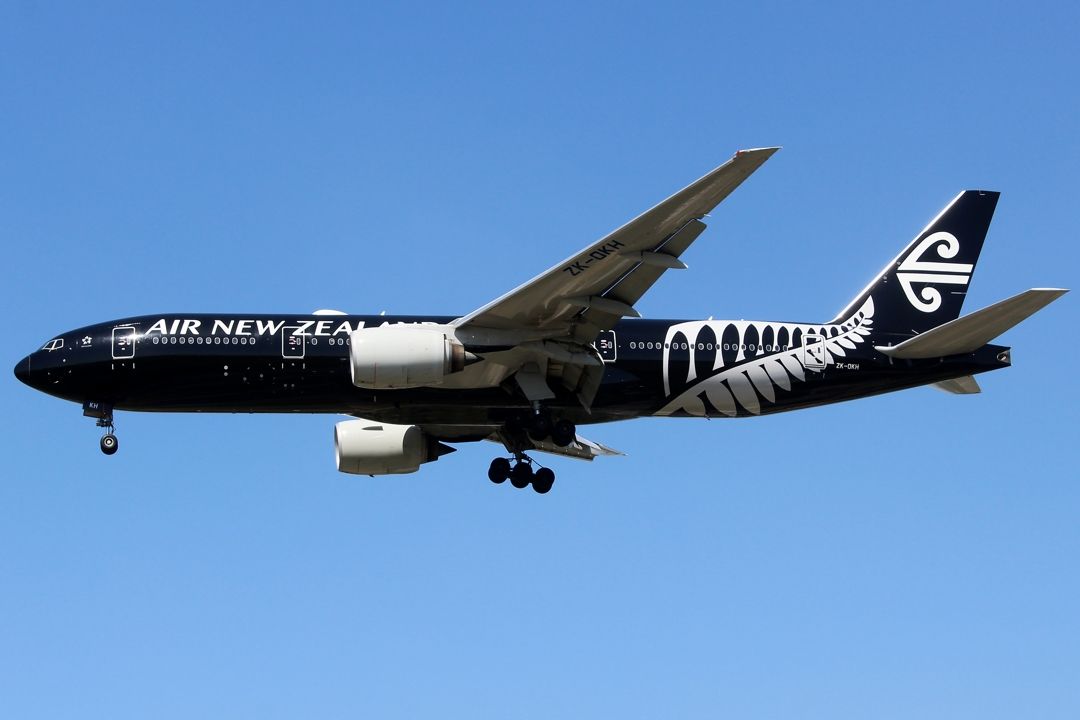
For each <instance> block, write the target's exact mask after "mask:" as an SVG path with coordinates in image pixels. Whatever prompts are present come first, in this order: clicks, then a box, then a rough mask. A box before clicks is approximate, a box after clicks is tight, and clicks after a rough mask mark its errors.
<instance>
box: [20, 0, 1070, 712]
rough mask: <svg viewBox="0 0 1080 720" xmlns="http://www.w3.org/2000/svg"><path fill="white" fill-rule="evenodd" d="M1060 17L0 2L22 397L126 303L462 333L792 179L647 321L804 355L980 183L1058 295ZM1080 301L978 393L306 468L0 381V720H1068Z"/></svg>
mask: <svg viewBox="0 0 1080 720" xmlns="http://www.w3.org/2000/svg"><path fill="white" fill-rule="evenodd" d="M1078 31H1080V11H1078V10H1077V9H1076V7H1075V5H1073V4H1069V3H1049V4H1044V5H1032V4H1018V3H994V2H983V3H948V4H946V5H945V6H942V5H940V4H927V5H919V4H916V5H910V4H901V5H895V4H894V5H882V4H875V3H870V4H867V3H852V4H840V3H832V4H820V3H798V4H786V3H759V4H756V5H754V6H752V7H751V6H749V5H748V6H747V7H734V6H726V5H724V4H718V3H701V4H695V3H689V4H687V3H675V4H672V3H664V4H661V3H650V4H628V3H611V4H585V5H582V4H578V3H573V4H557V3H543V4H540V3H532V4H523V5H517V4H510V3H505V4H503V3H499V4H495V3H493V4H490V5H482V4H469V5H461V6H446V7H436V8H433V7H431V6H429V4H426V3H423V4H400V5H395V6H393V7H381V6H377V5H370V6H367V5H364V4H355V3H343V4H327V3H310V4H307V6H304V7H302V6H301V5H300V4H293V3H250V4H241V3H232V4H229V6H228V7H222V6H221V4H220V3H178V4H173V5H167V6H166V5H163V4H151V5H148V4H142V3H131V4H112V3H106V4H99V5H96V6H94V7H90V6H88V5H87V4H84V3H70V4H65V3H38V2H12V3H4V4H3V5H0V102H2V107H3V112H0V158H2V162H0V237H2V239H3V246H4V249H5V253H4V255H5V260H6V261H5V263H4V264H3V271H2V273H3V282H2V284H0V293H2V295H0V297H2V298H3V308H4V310H5V313H4V314H5V317H6V318H7V326H6V347H7V353H6V356H7V359H8V365H9V366H13V365H14V364H15V362H16V360H17V359H18V358H20V357H22V356H23V355H24V354H26V353H27V352H29V351H30V350H32V349H34V348H36V347H38V346H39V345H40V344H41V343H42V342H44V341H45V340H47V339H48V338H49V337H51V336H52V335H54V334H55V333H57V332H59V331H61V330H64V329H68V328H72V327H77V326H80V325H84V324H89V323H92V322H97V321H103V320H107V319H112V318H119V317H124V316H130V315H137V314H142V313H151V312H173V311H178V312H180V311H187V312H289V313H293V312H304V311H309V310H313V309H315V308H319V307H335V308H340V309H343V310H347V311H351V312H357V313H375V312H379V311H381V310H386V311H388V312H390V313H446V314H457V313H462V314H463V313H466V312H468V311H470V310H472V309H474V308H476V307H478V306H480V305H482V304H483V303H485V302H487V301H488V300H490V299H492V298H493V297H495V296H497V295H500V294H501V293H503V292H504V291H506V290H507V289H509V288H511V287H513V286H515V285H517V284H519V283H520V282H522V281H524V280H526V279H528V278H529V277H531V276H533V275H534V274H536V273H537V272H539V271H540V270H543V269H544V268H546V267H548V266H550V265H551V264H553V263H554V262H556V261H558V260H560V259H561V258H563V257H565V256H567V255H569V254H570V253H571V252H573V251H575V250H577V249H578V248H580V247H583V246H585V245H586V244H588V243H590V242H592V241H593V240H595V239H596V238H598V237H600V236H602V235H603V234H604V233H606V232H607V231H609V230H610V229H612V228H613V227H616V226H618V225H620V224H622V223H623V222H624V221H626V220H627V219H629V218H630V217H632V216H634V215H636V214H637V213H639V212H640V211H642V210H643V209H645V208H647V207H649V206H650V205H652V204H653V203H655V202H656V201H658V200H660V199H662V198H663V197H665V196H666V195H668V194H670V193H671V192H673V191H674V190H676V189H678V188H680V187H682V186H683V185H685V184H686V183H688V182H690V181H691V180H694V179H695V178H697V177H698V176H699V175H701V174H703V173H704V172H706V171H707V170H709V169H711V168H712V167H714V166H716V165H718V164H719V163H721V162H723V161H724V160H726V159H727V158H728V157H729V156H730V154H731V153H732V152H733V151H734V150H736V149H738V148H740V147H754V146H762V145H774V144H775V145H783V146H784V149H783V151H782V152H780V153H779V154H777V155H776V156H775V157H774V158H773V159H772V160H770V161H769V163H767V164H766V165H765V167H764V168H762V169H761V170H760V171H759V172H758V173H757V174H756V175H755V176H754V177H753V178H752V179H751V180H750V181H748V182H747V183H746V184H745V185H744V186H742V187H741V188H740V189H739V190H738V191H737V192H736V193H735V194H734V195H733V196H732V197H731V198H729V200H728V201H727V202H726V203H725V204H724V205H722V206H721V207H720V208H719V209H718V210H717V211H716V212H714V213H713V217H712V218H711V219H710V221H709V229H708V230H707V231H706V233H705V235H703V236H702V237H701V238H700V239H699V240H698V242H697V243H696V244H695V245H694V247H693V248H691V250H690V251H689V252H688V253H687V255H686V257H685V260H686V261H687V262H688V263H689V265H690V270H689V271H688V272H685V273H680V274H678V276H677V277H675V276H672V275H669V276H667V277H665V278H664V279H663V280H662V281H661V282H660V283H659V284H658V285H657V286H656V287H655V288H654V289H653V291H652V292H651V293H650V294H649V295H647V296H646V298H645V299H644V300H643V301H642V302H641V303H640V304H639V307H640V309H641V310H642V312H643V313H644V314H645V315H646V316H648V317H687V318H693V317H705V316H709V315H715V316H716V317H722V318H744V317H745V318H763V319H791V320H825V319H828V318H830V317H832V316H833V314H834V313H835V312H836V310H838V309H839V308H840V307H842V306H843V305H844V304H845V303H846V302H847V301H848V300H849V299H850V297H851V296H853V295H854V293H855V292H856V291H858V290H859V289H860V288H861V287H862V286H863V285H864V284H865V282H866V281H867V280H868V279H869V277H870V276H871V275H872V274H873V273H874V272H876V271H877V270H878V269H879V268H880V267H881V266H882V265H883V264H884V263H885V262H886V261H887V260H888V259H889V258H891V257H892V256H893V255H894V254H895V252H896V251H897V250H898V249H899V247H900V246H901V245H902V244H904V243H906V242H907V241H908V240H909V239H910V238H911V236H912V235H913V234H914V233H915V232H916V231H917V230H918V229H919V228H921V227H922V226H923V224H924V223H925V222H926V221H927V220H928V219H929V218H931V217H932V216H933V215H935V214H936V213H937V211H938V210H939V209H940V208H941V207H942V206H943V205H944V204H945V203H946V202H947V201H948V200H949V199H951V198H952V197H953V196H954V195H955V194H956V193H957V192H958V191H959V190H961V189H965V188H986V189H994V190H1000V191H1001V192H1002V193H1003V195H1002V200H1001V202H1000V204H999V205H998V209H997V215H996V217H995V220H994V223H993V225H992V227H991V230H990V235H989V238H988V240H987V245H986V248H985V250H984V252H983V254H982V259H981V263H980V265H979V268H978V271H977V272H976V275H975V278H974V280H973V282H972V285H971V289H970V293H969V297H968V302H967V309H968V310H973V309H976V308H978V307H981V306H984V305H987V304H989V303H991V302H994V301H997V300H999V299H1001V298H1003V297H1006V296H1008V295H1011V294H1013V293H1016V292H1019V291H1021V290H1024V289H1026V288H1029V287H1038V286H1062V287H1075V286H1076V285H1077V267H1078V262H1077V261H1078V252H1077V249H1076V248H1077V244H1076V229H1075V216H1076V202H1077V196H1078V190H1080V185H1078V182H1077V170H1076V168H1077V167H1078V166H1080V143H1078V142H1077V140H1076V128H1077V127H1078V126H1080V108H1078V102H1080V101H1078V95H1077V92H1076V86H1075V82H1076V77H1077V75H1078V72H1080V57H1078V55H1080V51H1078V50H1077V43H1076V37H1077V34H1078ZM1076 307H1077V305H1076V299H1075V297H1074V296H1073V295H1069V296H1066V297H1065V298H1064V299H1063V300H1061V301H1059V302H1058V303H1056V304H1055V305H1052V306H1051V307H1050V308H1049V309H1047V310H1045V311H1044V312H1043V313H1041V314H1040V315H1038V316H1036V317H1035V318H1033V319H1032V320H1030V321H1029V322H1028V323H1026V324H1025V325H1023V326H1021V327H1018V328H1016V329H1014V330H1012V331H1010V333H1009V334H1008V335H1006V336H1005V337H1004V338H1003V341H1004V342H1006V343H1007V344H1011V345H1013V346H1014V348H1015V352H1014V367H1013V368H1011V369H1009V370H1006V371H1002V372H999V373H994V374H992V375H990V376H985V377H984V379H983V380H982V381H981V382H982V385H983V388H984V393H983V394H982V395H979V396H975V397H954V396H948V395H945V394H944V393H939V392H936V391H934V390H931V389H916V390H912V391H908V392H905V393H900V394H895V395H890V396H885V397H881V398H875V399H869V400H863V401H859V402H855V403H847V404H841V405H836V406H832V407H828V408H819V409H815V410H810V411H806V412H799V413H792V414H787V415H780V416H775V417H768V418H760V419H753V420H746V421H713V422H704V421H678V420H640V421H636V422H633V423H624V424H620V425H611V426H603V427H598V428H592V429H590V430H589V432H588V433H587V434H588V435H590V436H591V437H594V438H595V439H597V440H600V441H602V442H605V443H607V444H609V445H612V446H615V447H618V448H621V449H624V450H627V451H628V452H629V457H626V458H617V459H612V460H607V461H603V462H596V463H593V464H592V465H588V464H584V463H576V462H572V461H557V460H556V461H555V462H554V467H555V469H556V470H557V472H558V474H559V480H558V482H557V483H556V487H555V490H554V491H553V492H552V493H551V494H549V495H548V496H545V497H538V496H536V495H535V494H533V493H531V492H520V491H514V490H512V489H511V488H510V487H509V486H508V485H507V486H500V487H495V486H492V485H491V484H490V483H489V482H488V481H487V480H486V478H485V477H484V473H485V470H486V467H487V464H488V461H489V460H490V458H491V457H492V456H493V455H494V454H495V450H496V448H495V447H494V446H489V445H484V446H466V447H463V448H462V449H461V451H460V452H458V453H456V454H454V455H452V456H450V457H448V458H445V459H443V460H442V461H440V462H438V463H435V464H432V465H428V466H425V467H424V468H423V470H422V472H420V473H418V474H416V475H411V476H404V477H396V478H377V479H370V478H356V477H350V476H345V475H340V474H338V473H336V472H335V470H334V465H333V458H332V428H333V423H334V422H335V418H332V417H319V416H311V417H292V416H268V417H253V416H194V415H191V416H185V415H139V414H132V413H122V414H120V415H119V416H118V418H117V427H118V432H119V434H120V438H121V450H120V453H119V454H118V455H116V456H115V457H113V458H106V457H104V456H102V455H101V454H100V453H99V452H98V449H97V438H98V432H97V430H96V429H95V428H94V427H93V425H92V422H91V421H89V420H87V419H84V418H82V417H81V416H80V412H79V408H77V407H76V406H74V405H71V404H67V403H63V402H61V401H59V400H55V399H53V398H49V397H47V396H44V395H41V394H37V393H34V392H33V391H31V390H30V389H28V388H26V387H24V386H22V385H20V384H19V383H18V382H17V381H16V380H15V379H14V378H13V377H11V376H9V377H8V381H7V382H4V383H2V384H0V401H2V402H3V405H4V407H6V408H7V410H8V419H7V421H6V422H5V424H4V428H5V432H4V434H3V441H2V442H3V451H4V455H5V457H6V462H5V471H4V473H3V477H4V479H3V482H2V483H0V577H2V578H3V586H2V587H3V591H2V592H0V716H3V717H49V718H68V717H78V718H92V717H107V718H113V719H115V718H145V717H157V718H190V717H192V716H196V717H231V718H236V717H258V718H274V717H298V716H303V717H312V716H316V717H324V718H336V717H423V716H427V717H431V716H439V717H468V718H476V717H498V718H508V717H509V718H533V717H545V718H546V717H553V716H554V717H597V716H603V717H616V716H617V717H631V718H632V717H658V716H681V717H701V718H714V717H720V716H732V717H744V718H777V717H785V718H786V717H800V718H836V717H874V718H901V717H904V718H907V717H913V716H915V717H924V718H944V717H948V718H976V717H977V718H980V719H981V720H985V719H986V718H997V717H1001V718H1005V717H1008V718H1013V717H1018V716H1026V717H1042V718H1075V717H1076V716H1077V714H1078V713H1080V610H1078V609H1077V608H1078V607H1080V580H1078V578H1077V573H1076V568H1077V567H1078V565H1080V521H1078V517H1080V486H1078V484H1077V479H1078V478H1077V475H1078V473H1077V471H1076V464H1075V459H1074V455H1075V448H1076V445H1077V440H1078V439H1080V438H1078V434H1077V421H1076V414H1075V413H1076V410H1075V408H1076V407H1077V404H1078V402H1080V392H1078V383H1077V381H1076V379H1075V375H1074V370H1073V368H1072V362H1073V361H1072V358H1074V357H1076V354H1077V351H1078V350H1080V347H1078V344H1077V340H1076V336H1077V333H1076V327H1077V323H1078V322H1080V313H1078V311H1077V309H1076Z"/></svg>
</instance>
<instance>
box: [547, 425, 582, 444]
mask: <svg viewBox="0 0 1080 720" xmlns="http://www.w3.org/2000/svg"><path fill="white" fill-rule="evenodd" d="M575 437H577V428H576V427H574V423H572V422H570V421H569V420H559V421H558V422H557V423H555V427H553V428H551V442H553V443H555V444H556V445H557V446H559V447H566V446H567V445H569V444H570V443H572V442H574V438H575Z"/></svg>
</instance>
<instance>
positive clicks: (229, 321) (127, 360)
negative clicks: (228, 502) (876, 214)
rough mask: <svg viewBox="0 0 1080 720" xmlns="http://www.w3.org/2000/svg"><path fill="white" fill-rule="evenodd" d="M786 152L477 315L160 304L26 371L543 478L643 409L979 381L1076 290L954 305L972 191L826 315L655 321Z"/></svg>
mask: <svg viewBox="0 0 1080 720" xmlns="http://www.w3.org/2000/svg"><path fill="white" fill-rule="evenodd" d="M776 150H777V148H761V149H754V150H745V151H741V152H738V153H736V155H735V156H734V157H733V158H732V159H731V160H729V161H728V162H727V163H725V164H724V165H722V166H720V167H719V168H717V169H715V170H713V171H712V172H710V173H709V174H708V175H706V176H704V177H703V178H701V179H700V180H698V181H697V182H694V183H693V184H691V185H690V186H688V187H686V188H685V189H683V190H681V191H679V192H677V193H675V194H674V195H672V196H671V197H670V198H668V199H667V200H664V201H663V202H661V203H660V204H659V205H657V206H656V207H654V208H652V209H651V210H649V211H647V212H645V213H644V214H642V215H640V216H639V217H637V218H635V219H634V220H631V221H630V222H629V223H627V224H626V225H624V226H622V227H621V228H619V229H617V230H615V231H614V232H612V233H611V234H609V235H608V236H607V237H604V238H603V239H601V240H599V241H597V242H596V243H594V244H593V245H591V246H589V247H587V248H585V249H584V250H582V251H581V252H579V253H576V254H574V255H573V256H571V257H570V258H568V259H566V260H564V261H563V262H561V263H559V264H557V265H555V266H554V267H552V268H551V269H549V270H547V271H546V272H544V273H542V274H540V275H538V276H537V277H535V278H534V279H533V280H530V281H529V282H527V283H525V284H524V285H522V286H521V287H519V288H517V289H515V290H513V291H511V292H509V293H507V294H506V295H503V296H502V297H500V298H499V299H497V300H495V301H494V302H491V303H489V304H487V305H485V306H484V307H482V308H480V309H478V310H476V311H474V312H472V313H469V314H468V315H463V316H449V315H448V316H431V317H427V316H418V317H414V316H408V317H402V316H397V317H389V316H381V315H376V316H371V315H366V316H362V315H346V314H344V313H341V312H337V311H330V310H322V311H317V312H315V313H314V314H311V315H147V316H142V317H134V318H128V319H124V320H118V321H114V322H107V323H102V324H99V325H92V326H90V327H84V328H80V329H78V330H72V331H70V332H66V333H63V334H61V335H58V336H56V337H55V338H52V339H50V340H49V341H48V342H47V343H45V345H44V346H43V347H42V348H41V349H40V350H37V351H35V352H33V353H31V354H30V355H29V356H27V357H26V358H24V359H22V360H20V361H19V363H18V364H17V365H16V366H15V375H16V376H17V377H18V378H19V380H21V381H22V382H24V383H26V384H27V385H30V386H31V387H33V388H36V389H38V390H41V391H42V392H46V393H48V394H50V395H55V396H57V397H60V398H63V399H65V400H71V401H74V402H77V403H81V404H82V406H83V412H84V414H85V415H87V416H89V417H92V418H96V419H97V424H98V425H99V426H100V427H103V428H105V429H106V434H105V435H104V436H103V437H102V438H101V450H102V451H103V452H105V453H106V454H109V455H111V454H112V453H114V452H116V450H117V439H116V435H115V434H114V432H113V413H114V411H115V410H142V411H151V412H228V413H253V412H278V413H282V412H305V413H338V414H344V415H351V416H354V418H355V419H350V420H344V421H341V422H338V423H337V426H336V429H335V438H334V442H335V448H336V453H337V467H338V470H340V471H342V472H346V473H356V474H364V475H382V474H393V473H410V472H415V471H416V470H417V469H419V467H420V465H421V464H423V463H426V462H430V461H433V460H436V459H438V458H439V457H440V456H442V455H444V454H446V453H448V452H452V451H453V448H452V447H450V446H449V445H448V443H459V442H471V441H478V440H492V441H495V442H497V443H499V444H501V445H503V446H504V447H505V449H506V452H507V455H505V456H500V457H497V458H496V459H495V460H493V461H492V463H491V466H490V468H489V470H488V477H489V478H490V479H491V480H492V481H493V482H496V483H502V482H504V481H505V480H507V479H509V480H510V482H511V483H512V484H513V485H514V487H517V488H524V487H526V486H528V485H532V487H533V489H534V490H535V491H536V492H539V493H546V492H548V491H549V490H550V489H551V486H552V483H553V482H554V481H555V475H554V473H553V472H552V471H551V470H550V469H549V468H546V467H541V466H540V465H539V463H537V462H536V461H534V460H533V459H532V458H531V457H530V456H529V455H528V454H527V453H529V452H531V451H534V450H536V451H543V452H548V453H555V454H559V455H563V456H569V457H574V458H580V459H584V460H592V459H594V458H595V457H598V456H602V455H615V454H619V453H617V451H615V450H612V449H610V448H608V447H605V446H604V445H602V444H600V443H596V442H591V441H589V440H586V439H585V438H583V437H581V436H579V435H578V434H577V428H578V427H579V426H582V425H587V424H592V423H602V422H611V421H614V420H628V419H631V418H636V417H642V416H672V417H706V418H716V417H721V418H723V417H748V416H754V415H764V414H767V413H774V412H780V411H783V410H797V409H800V408H806V407H811V406H815V405H823V404H826V403H834V402H839V401H842V400H850V399H853V398H860V397H866V396H869V395H876V394H879V393H885V392H890V391H893V390H901V389H904V388H910V387H915V386H918V385H927V384H933V385H936V386H937V387H939V388H941V389H943V390H946V391H948V392H952V393H960V394H964V393H975V392H979V386H978V385H977V384H976V382H975V379H974V376H975V375H976V374H978V373H982V372H986V371H987V370H996V369H998V368H1003V367H1006V366H1008V365H1009V364H1010V351H1009V348H1007V347H1002V346H999V345H992V344H990V341H991V340H993V339H995V338H996V337H997V336H998V335H1000V334H1001V333H1003V332H1005V331H1006V330H1008V329H1009V328H1011V327H1012V326H1014V325H1016V324H1017V323H1019V322H1020V321H1022V320H1023V319H1025V318H1027V317H1028V316H1029V315H1031V314H1033V313H1034V312H1036V311H1038V310H1039V309H1041V308H1042V307H1044V306H1046V305H1047V304H1049V303H1050V302H1052V301H1053V300H1055V299H1057V298H1058V297H1060V296H1061V295H1063V294H1064V293H1065V292H1066V291H1065V290H1057V289H1034V290H1028V291H1026V292H1023V293H1021V294H1019V295H1016V296H1015V297H1012V298H1009V299H1008V300H1003V301H1001V302H999V303H996V304H994V305H991V306H989V307H987V308H984V309H982V310H979V311H977V312H974V313H972V314H970V315H967V316H965V317H962V318H961V317H960V307H961V305H962V304H963V302H964V296H965V294H966V292H967V287H968V283H969V282H970V280H971V276H972V273H973V271H974V269H975V263H976V261H977V260H978V257H979V252H980V250H981V249H982V244H983V240H984V238H985V237H986V233H987V229H988V228H989V225H990V220H991V217H992V216H993V213H994V207H995V206H996V204H997V200H998V193H996V192H987V191H981V190H969V191H965V192H962V193H960V194H959V195H957V196H956V198H954V199H953V201H952V202H950V203H949V204H948V206H947V207H946V208H945V209H944V210H942V211H941V213H940V214H939V215H938V216H937V217H935V218H934V219H933V220H931V221H930V224H929V225H927V226H926V228H925V229H924V230H923V231H922V232H920V233H919V234H918V235H917V236H916V237H915V239H914V240H913V241H912V242H911V244H910V245H908V246H907V247H906V248H904V250H903V251H901V252H900V254H899V255H898V256H896V258H895V259H893V260H892V261H890V262H889V263H888V264H887V265H886V266H885V268H884V269H883V270H882V271H881V272H880V273H879V274H878V275H877V277H875V278H874V279H873V280H872V281H871V282H870V284H869V285H867V286H866V288H865V289H863V290H862V291H861V292H860V293H859V294H858V295H856V296H855V298H854V299H853V300H852V301H851V303H850V304H848V306H847V307H845V308H844V309H843V310H841V311H840V313H839V314H838V315H837V316H836V317H835V318H833V319H832V320H830V321H828V322H824V323H822V322H772V321H747V320H737V321H728V320H713V319H711V318H710V319H708V320H644V319H640V316H639V314H638V312H637V311H636V310H635V309H634V304H635V303H636V302H637V301H638V300H639V299H640V298H641V297H642V296H643V295H644V294H645V292H646V291H647V290H648V289H649V288H650V287H652V285H653V284H654V283H655V282H656V281H657V280H658V279H659V278H660V276H661V275H663V274H664V273H665V272H666V271H668V270H680V269H684V268H685V267H686V265H684V264H683V262H682V261H681V260H680V259H679V258H680V256H681V255H682V254H683V253H684V252H685V251H686V249H687V248H688V247H689V246H690V244H691V243H692V242H693V241H694V240H695V239H697V237H698V235H700V234H701V232H702V231H703V230H704V229H705V224H704V223H703V222H702V219H703V218H704V217H705V216H706V214H707V213H708V212H710V211H711V210H712V209H713V208H714V207H716V205H717V204H719V203H720V202H721V201H722V200H723V199H724V198H726V197H727V196H728V195H729V194H730V193H731V192H732V191H733V190H735V188H736V187H738V186H739V185H740V184H741V183H742V182H743V180H745V179H746V178H747V177H749V176H750V175H751V174H752V173H753V172H754V171H755V170H757V169H758V168H759V167H760V166H761V165H762V164H763V163H764V162H765V161H766V160H767V159H768V158H769V157H770V156H771V155H772V154H773V153H774V152H776Z"/></svg>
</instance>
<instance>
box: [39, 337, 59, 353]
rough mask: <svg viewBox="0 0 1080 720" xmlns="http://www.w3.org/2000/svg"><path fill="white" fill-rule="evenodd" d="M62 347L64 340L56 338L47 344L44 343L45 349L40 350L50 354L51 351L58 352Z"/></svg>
mask: <svg viewBox="0 0 1080 720" xmlns="http://www.w3.org/2000/svg"><path fill="white" fill-rule="evenodd" d="M62 347H64V338H56V339H55V340H50V341H49V342H47V343H45V347H43V348H41V349H42V350H47V351H48V352H52V351H53V350H59V349H60V348H62Z"/></svg>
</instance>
